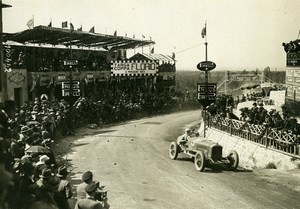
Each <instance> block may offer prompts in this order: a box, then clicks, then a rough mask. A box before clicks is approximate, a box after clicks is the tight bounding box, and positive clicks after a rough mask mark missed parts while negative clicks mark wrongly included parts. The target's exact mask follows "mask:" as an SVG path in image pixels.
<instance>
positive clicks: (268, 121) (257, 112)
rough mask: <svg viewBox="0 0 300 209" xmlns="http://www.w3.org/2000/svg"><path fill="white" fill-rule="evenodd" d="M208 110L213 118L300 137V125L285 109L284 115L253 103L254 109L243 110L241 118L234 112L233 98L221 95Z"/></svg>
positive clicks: (261, 104) (258, 103) (245, 108)
mask: <svg viewBox="0 0 300 209" xmlns="http://www.w3.org/2000/svg"><path fill="white" fill-rule="evenodd" d="M207 110H208V112H209V113H210V115H211V116H216V117H223V118H229V119H236V120H240V121H244V122H247V123H249V124H254V125H264V126H265V127H267V128H274V129H276V130H282V131H286V132H288V133H292V134H297V135H300V124H299V123H298V122H297V119H296V118H294V117H291V116H290V114H289V112H288V111H287V110H286V109H283V111H282V115H281V114H280V113H279V112H278V111H276V110H275V109H272V110H270V111H267V110H266V109H265V108H264V104H263V102H256V101H253V105H252V107H250V108H249V107H244V108H241V109H240V111H241V116H240V118H239V117H237V116H236V115H235V114H234V113H233V111H232V110H233V102H232V96H231V95H219V96H217V99H216V101H215V102H214V103H212V104H211V105H210V106H208V107H207Z"/></svg>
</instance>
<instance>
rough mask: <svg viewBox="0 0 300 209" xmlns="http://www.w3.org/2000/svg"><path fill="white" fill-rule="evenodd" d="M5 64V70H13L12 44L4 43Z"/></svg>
mask: <svg viewBox="0 0 300 209" xmlns="http://www.w3.org/2000/svg"><path fill="white" fill-rule="evenodd" d="M3 54H4V55H3V65H4V72H5V73H9V72H11V71H12V56H13V55H12V54H13V49H12V48H11V46H10V45H3Z"/></svg>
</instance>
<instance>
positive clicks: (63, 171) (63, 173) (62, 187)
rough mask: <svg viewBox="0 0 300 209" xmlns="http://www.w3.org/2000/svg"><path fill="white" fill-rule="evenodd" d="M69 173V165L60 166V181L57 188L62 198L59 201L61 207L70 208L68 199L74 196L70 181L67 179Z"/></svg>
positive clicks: (58, 174)
mask: <svg viewBox="0 0 300 209" xmlns="http://www.w3.org/2000/svg"><path fill="white" fill-rule="evenodd" d="M68 174H69V172H68V170H67V167H65V166H61V167H59V168H58V172H57V174H56V176H57V177H58V178H60V182H59V185H58V189H57V191H58V193H59V195H57V196H58V198H59V199H60V201H59V202H60V205H61V206H60V207H59V208H66V209H69V208H70V206H69V203H68V199H69V198H71V197H72V189H71V184H70V182H69V181H67V180H66V178H67V176H68Z"/></svg>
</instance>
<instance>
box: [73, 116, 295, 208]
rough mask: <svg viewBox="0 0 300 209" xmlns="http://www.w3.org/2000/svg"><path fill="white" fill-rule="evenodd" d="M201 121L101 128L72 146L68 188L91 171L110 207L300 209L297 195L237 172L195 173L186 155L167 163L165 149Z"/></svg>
mask: <svg viewBox="0 0 300 209" xmlns="http://www.w3.org/2000/svg"><path fill="white" fill-rule="evenodd" d="M199 120H200V111H189V112H181V113H175V114H170V115H164V116H157V117H152V118H145V119H141V120H136V121H130V122H127V123H124V124H121V125H116V126H113V127H109V128H103V129H99V130H96V131H95V130H90V131H94V132H95V133H94V134H87V135H85V136H83V137H81V138H80V139H78V140H76V141H74V144H73V146H72V153H71V154H68V158H69V159H70V160H71V163H72V164H73V166H74V167H75V169H74V170H73V172H74V173H76V175H73V176H72V183H73V184H74V185H75V186H76V184H78V183H79V180H80V178H81V175H82V173H83V172H84V171H87V170H90V171H92V172H93V173H94V176H95V179H96V180H100V182H101V185H106V189H108V190H109V193H108V197H109V203H110V205H111V208H112V209H113V208H116V209H120V208H126V209H127V208H128V209H141V208H144V209H151V208H153V209H159V208H164V209H165V208H167V209H182V208H187V209H193V208H195V209H199V208H204V209H206V208H208V209H210V208H216V209H221V208H230V209H247V208H249V209H250V208H256V209H262V208H264V209H267V208H270V209H271V208H272V209H275V208H291V209H292V208H299V207H300V206H299V205H300V199H299V193H297V192H295V191H294V190H291V189H289V188H287V187H282V186H279V185H276V184H271V183H267V181H265V180H263V179H261V178H259V177H258V176H256V175H254V174H253V173H252V172H247V171H245V170H243V169H239V171H238V172H231V171H224V170H220V171H212V170H210V169H206V170H205V172H201V173H199V172H197V171H196V170H195V169H194V164H193V162H192V161H191V160H190V159H189V158H188V157H186V156H184V155H179V159H178V160H175V161H173V160H171V159H170V158H169V155H168V147H169V144H170V142H171V141H173V140H175V139H176V138H177V136H178V135H179V134H182V133H183V130H184V129H185V128H186V127H187V126H189V125H191V124H192V123H193V124H195V123H196V122H197V121H199Z"/></svg>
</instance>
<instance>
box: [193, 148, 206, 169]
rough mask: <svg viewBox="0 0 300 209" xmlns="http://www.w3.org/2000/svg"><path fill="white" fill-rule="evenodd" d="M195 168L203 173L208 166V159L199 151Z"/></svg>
mask: <svg viewBox="0 0 300 209" xmlns="http://www.w3.org/2000/svg"><path fill="white" fill-rule="evenodd" d="M194 164H195V168H196V170H197V171H203V170H204V168H205V164H206V158H205V155H204V153H203V152H202V151H199V152H197V153H196V155H195V159H194Z"/></svg>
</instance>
